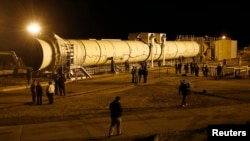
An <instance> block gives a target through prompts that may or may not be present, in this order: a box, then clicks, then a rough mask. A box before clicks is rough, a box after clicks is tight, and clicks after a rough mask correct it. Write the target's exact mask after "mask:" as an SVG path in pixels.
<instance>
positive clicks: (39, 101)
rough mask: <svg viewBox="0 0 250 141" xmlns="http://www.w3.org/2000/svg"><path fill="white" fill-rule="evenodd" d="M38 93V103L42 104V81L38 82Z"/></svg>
mask: <svg viewBox="0 0 250 141" xmlns="http://www.w3.org/2000/svg"><path fill="white" fill-rule="evenodd" d="M36 94H37V105H42V96H43V87H42V86H41V83H40V82H37V86H36Z"/></svg>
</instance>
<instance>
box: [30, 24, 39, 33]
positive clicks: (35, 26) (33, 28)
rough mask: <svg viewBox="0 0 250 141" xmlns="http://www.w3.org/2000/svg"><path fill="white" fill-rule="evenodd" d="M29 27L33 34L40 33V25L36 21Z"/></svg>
mask: <svg viewBox="0 0 250 141" xmlns="http://www.w3.org/2000/svg"><path fill="white" fill-rule="evenodd" d="M27 29H28V31H29V32H30V33H32V34H38V33H39V32H40V26H39V25H38V24H36V23H33V24H31V25H29V26H28V28H27Z"/></svg>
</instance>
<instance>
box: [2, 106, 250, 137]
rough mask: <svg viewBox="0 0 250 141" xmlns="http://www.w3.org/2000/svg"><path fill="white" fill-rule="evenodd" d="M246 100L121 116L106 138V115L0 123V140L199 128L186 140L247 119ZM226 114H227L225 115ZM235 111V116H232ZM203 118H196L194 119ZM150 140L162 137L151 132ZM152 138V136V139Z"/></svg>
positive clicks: (146, 133) (133, 134)
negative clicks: (118, 128) (119, 124)
mask: <svg viewBox="0 0 250 141" xmlns="http://www.w3.org/2000/svg"><path fill="white" fill-rule="evenodd" d="M249 107H250V104H241V105H234V106H220V107H208V108H197V109H191V108H188V107H185V108H181V107H180V109H177V110H176V109H175V110H167V111H162V112H152V113H144V114H130V115H126V113H124V116H123V124H122V128H123V134H122V135H121V136H113V137H111V138H110V139H108V138H107V135H108V128H109V122H110V119H109V118H108V117H102V116H100V117H94V116H93V117H91V116H88V117H81V118H80V119H79V120H72V121H64V122H49V123H40V124H27V125H15V126H0V140H3V141H45V140H46V141H48V140H51V141H66V140H67V141H78V140H79V141H84V140H124V141H125V140H126V141H127V140H136V139H138V140H139V139H140V140H143V139H146V138H148V139H149V138H150V136H153V135H156V134H158V135H159V134H167V133H169V132H179V131H187V130H188V131H195V130H197V129H198V130H200V129H201V130H202V132H201V133H195V132H193V134H192V136H191V137H192V138H189V139H188V140H192V141H198V140H204V139H206V138H207V135H206V133H205V132H206V127H207V125H208V124H221V123H223V124H227V123H239V124H246V123H247V122H249V119H250V118H249V113H250V108H249ZM227 115H230V117H228V116H227ZM232 115H235V116H232ZM201 118H202V119H203V120H197V119H201ZM153 138H154V140H164V139H163V138H166V137H162V138H161V137H160V136H154V137H153ZM153 138H152V140H153Z"/></svg>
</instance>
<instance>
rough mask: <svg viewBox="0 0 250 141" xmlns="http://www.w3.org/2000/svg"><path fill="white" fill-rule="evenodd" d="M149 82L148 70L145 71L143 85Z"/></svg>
mask: <svg viewBox="0 0 250 141" xmlns="http://www.w3.org/2000/svg"><path fill="white" fill-rule="evenodd" d="M147 81H148V69H145V70H143V83H147Z"/></svg>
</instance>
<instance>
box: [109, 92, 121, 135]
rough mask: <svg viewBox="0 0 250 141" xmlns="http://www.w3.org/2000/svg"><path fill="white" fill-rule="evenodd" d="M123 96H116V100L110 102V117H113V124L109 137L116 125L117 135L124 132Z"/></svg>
mask: <svg viewBox="0 0 250 141" xmlns="http://www.w3.org/2000/svg"><path fill="white" fill-rule="evenodd" d="M120 100H121V97H119V96H116V98H115V100H114V101H112V102H111V103H110V104H109V110H110V117H111V124H110V128H109V138H110V137H111V136H112V135H113V134H114V129H115V127H116V131H117V135H121V134H122V128H121V124H122V118H121V117H122V113H123V108H122V105H121V102H120Z"/></svg>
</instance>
